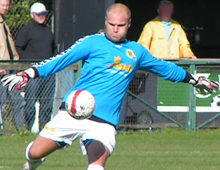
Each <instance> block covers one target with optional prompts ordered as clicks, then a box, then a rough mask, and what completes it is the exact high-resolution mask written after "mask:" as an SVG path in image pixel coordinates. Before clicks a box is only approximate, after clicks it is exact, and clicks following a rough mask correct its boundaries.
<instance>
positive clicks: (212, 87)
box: [183, 71, 219, 95]
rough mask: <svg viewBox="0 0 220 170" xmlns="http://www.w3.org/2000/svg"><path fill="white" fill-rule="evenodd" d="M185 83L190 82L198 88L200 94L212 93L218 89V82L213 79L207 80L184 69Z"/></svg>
mask: <svg viewBox="0 0 220 170" xmlns="http://www.w3.org/2000/svg"><path fill="white" fill-rule="evenodd" d="M183 82H185V83H189V84H192V85H193V86H194V87H196V88H198V89H199V90H200V92H201V93H202V94H204V95H205V94H206V93H207V92H208V93H214V92H215V91H217V90H218V89H219V84H218V83H217V82H215V81H213V80H209V79H207V78H203V77H198V76H196V75H192V74H190V73H189V72H187V71H186V77H185V79H184V80H183Z"/></svg>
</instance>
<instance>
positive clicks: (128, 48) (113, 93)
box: [34, 33, 186, 126]
mask: <svg viewBox="0 0 220 170" xmlns="http://www.w3.org/2000/svg"><path fill="white" fill-rule="evenodd" d="M79 60H84V65H83V68H82V71H81V77H80V78H79V79H78V81H77V82H76V84H75V85H74V86H73V87H72V89H70V90H69V92H68V93H67V94H66V96H65V97H64V100H63V102H65V101H66V99H67V97H68V95H69V94H70V93H71V92H72V91H74V90H78V89H83V90H88V91H89V92H91V93H92V94H93V96H94V97H95V100H96V108H95V111H94V113H93V115H94V116H96V117H98V118H100V119H102V120H104V121H106V122H108V123H110V124H113V125H115V126H116V125H118V122H119V117H120V108H121V105H122V101H123V98H124V96H125V94H126V90H127V88H128V86H129V83H130V82H131V80H132V79H133V76H134V74H135V72H136V71H137V70H145V71H150V72H152V73H154V74H156V75H158V76H160V77H162V78H163V79H166V80H170V81H173V82H181V81H183V80H184V78H185V76H186V71H185V70H184V69H182V68H181V67H178V66H177V65H175V64H174V63H170V62H165V61H162V60H158V59H156V58H155V57H153V56H152V55H151V54H150V53H149V52H148V50H146V49H145V48H144V47H143V46H141V45H140V44H138V43H136V42H134V41H127V40H126V41H125V42H124V43H114V42H112V41H110V40H109V39H108V38H107V37H106V36H105V34H103V33H102V34H94V35H91V36H86V37H84V38H82V39H79V40H78V41H77V42H76V43H75V44H73V45H72V46H71V47H70V48H68V49H67V50H66V51H64V52H62V53H60V54H58V55H56V56H54V57H51V58H50V59H48V60H44V61H42V62H40V63H38V64H36V65H34V67H35V68H36V70H37V72H38V74H39V77H47V76H49V75H51V74H55V73H56V72H58V71H60V70H63V69H65V68H66V67H68V66H70V65H72V64H74V63H76V62H77V61H79Z"/></svg>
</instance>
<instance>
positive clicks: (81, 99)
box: [65, 90, 95, 120]
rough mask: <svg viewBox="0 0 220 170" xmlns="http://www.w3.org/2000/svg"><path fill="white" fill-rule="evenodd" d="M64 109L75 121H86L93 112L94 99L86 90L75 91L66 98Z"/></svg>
mask: <svg viewBox="0 0 220 170" xmlns="http://www.w3.org/2000/svg"><path fill="white" fill-rule="evenodd" d="M65 108H66V110H67V112H68V113H69V114H70V115H71V116H72V117H74V118H75V119H79V120H82V119H87V118H89V117H91V116H92V113H93V112H94V110H95V98H94V96H93V95H92V94H91V93H90V92H88V91H87V90H75V91H73V92H71V93H70V95H69V96H68V97H67V100H66V103H65Z"/></svg>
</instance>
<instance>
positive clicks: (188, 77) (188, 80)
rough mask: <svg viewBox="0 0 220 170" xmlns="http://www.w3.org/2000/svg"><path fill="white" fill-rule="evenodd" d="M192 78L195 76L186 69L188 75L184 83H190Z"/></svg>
mask: <svg viewBox="0 0 220 170" xmlns="http://www.w3.org/2000/svg"><path fill="white" fill-rule="evenodd" d="M192 79H193V80H194V78H193V76H192V75H191V74H190V73H189V72H188V71H186V76H185V78H184V80H183V82H184V83H189V82H190V80H192Z"/></svg>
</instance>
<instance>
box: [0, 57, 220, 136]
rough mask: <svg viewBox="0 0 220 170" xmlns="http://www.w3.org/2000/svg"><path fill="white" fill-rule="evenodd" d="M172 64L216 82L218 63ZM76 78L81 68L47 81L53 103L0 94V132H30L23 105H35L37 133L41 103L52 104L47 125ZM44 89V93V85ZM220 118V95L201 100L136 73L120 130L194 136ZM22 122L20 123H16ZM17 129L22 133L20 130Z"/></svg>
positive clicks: (4, 64) (12, 66) (17, 66)
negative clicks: (176, 130)
mask: <svg viewBox="0 0 220 170" xmlns="http://www.w3.org/2000/svg"><path fill="white" fill-rule="evenodd" d="M171 62H174V63H176V64H177V65H179V66H181V67H183V68H184V69H186V70H188V71H189V72H190V73H192V74H197V75H199V76H204V77H206V78H210V79H212V80H214V81H217V82H219V80H220V60H217V59H216V60H215V59H203V60H179V61H171ZM33 63H36V61H0V69H5V70H7V71H8V72H12V73H16V72H18V71H21V70H24V69H26V68H29V67H30V66H31V65H32V64H33ZM80 74H81V62H79V63H77V64H75V65H72V66H71V67H68V68H67V69H66V70H63V71H61V72H59V73H57V74H56V75H55V77H50V78H49V80H48V81H49V87H51V89H50V90H48V93H52V94H53V95H52V97H51V96H49V97H48V96H47V95H45V96H46V97H45V96H40V97H39V96H37V97H36V98H25V91H24V92H22V93H19V94H18V93H17V96H18V97H17V98H16V97H14V96H16V94H12V93H11V94H10V93H8V92H7V93H6V95H5V96H6V97H4V95H3V93H1V96H0V100H1V101H3V103H4V102H5V106H4V107H0V108H1V109H2V110H1V118H2V121H3V124H2V125H1V126H0V128H4V129H6V130H16V129H19V128H25V129H26V128H28V127H27V121H28V120H25V111H24V110H25V105H27V103H29V102H27V101H28V100H34V101H35V105H34V107H35V111H34V112H35V113H34V115H35V122H34V123H33V125H32V127H31V129H30V128H29V130H31V131H33V132H38V131H39V129H40V123H39V122H40V120H39V119H40V117H39V115H40V112H41V110H40V102H41V100H47V102H52V110H50V111H48V112H49V113H48V114H47V116H49V119H50V118H51V117H53V116H54V115H55V114H56V112H57V110H58V108H59V106H60V104H61V102H62V99H63V97H64V95H65V94H66V92H67V91H68V90H69V89H70V88H71V87H72V86H73V85H74V83H75V81H76V80H77V79H78V77H79V76H80ZM33 84H35V82H34V83H33ZM47 86H48V84H47ZM43 88H46V85H45V86H44V83H43ZM53 88H54V89H53ZM5 90H6V89H5ZM51 90H53V92H51ZM13 95H14V96H13ZM25 102H26V103H25ZM1 105H2V103H1ZM26 107H28V106H26ZM19 109H21V110H22V109H23V116H21V115H19V114H18V113H20V111H19ZM21 113H22V112H21ZM219 117H220V93H219V91H217V92H216V93H214V94H207V95H201V94H199V92H198V91H197V90H196V89H195V88H194V87H193V86H191V85H188V84H185V83H172V82H169V81H166V80H163V79H161V78H158V77H156V76H155V75H153V74H151V73H148V72H137V73H136V75H135V77H134V79H133V81H132V82H131V84H130V86H129V90H128V91H127V96H126V97H125V100H124V103H123V105H122V109H121V118H120V124H119V128H132V129H135V128H160V127H164V126H172V127H182V128H184V129H188V130H191V131H196V130H197V129H200V128H216V127H219V126H220V119H219ZM47 118H48V117H47ZM20 119H24V120H22V121H20ZM47 120H48V119H47ZM21 123H22V127H21V126H19V124H21ZM0 124H1V120H0Z"/></svg>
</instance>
